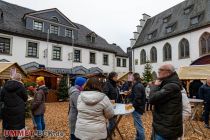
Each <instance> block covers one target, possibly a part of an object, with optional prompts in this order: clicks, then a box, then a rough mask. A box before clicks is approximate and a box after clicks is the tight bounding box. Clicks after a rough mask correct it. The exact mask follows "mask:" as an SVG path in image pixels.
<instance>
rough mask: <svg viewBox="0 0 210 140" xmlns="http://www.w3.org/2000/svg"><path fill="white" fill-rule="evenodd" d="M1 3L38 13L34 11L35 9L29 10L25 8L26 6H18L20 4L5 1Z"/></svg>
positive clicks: (1, 0)
mask: <svg viewBox="0 0 210 140" xmlns="http://www.w3.org/2000/svg"><path fill="white" fill-rule="evenodd" d="M0 2H3V3H5V4H7V5H13V6H16V7H21V8H24V9H26V10H31V11H32V12H33V11H34V12H35V11H36V10H34V9H30V8H27V7H24V6H20V5H18V4H14V3H10V2H7V1H4V0H0Z"/></svg>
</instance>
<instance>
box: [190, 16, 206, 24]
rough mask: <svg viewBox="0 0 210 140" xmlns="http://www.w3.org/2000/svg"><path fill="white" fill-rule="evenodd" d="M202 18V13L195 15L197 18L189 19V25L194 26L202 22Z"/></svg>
mask: <svg viewBox="0 0 210 140" xmlns="http://www.w3.org/2000/svg"><path fill="white" fill-rule="evenodd" d="M202 17H203V13H201V14H199V15H197V16H194V17H192V18H191V19H190V24H191V25H196V24H198V23H199V22H200V21H201V20H202Z"/></svg>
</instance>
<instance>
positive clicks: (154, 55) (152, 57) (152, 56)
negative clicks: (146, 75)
mask: <svg viewBox="0 0 210 140" xmlns="http://www.w3.org/2000/svg"><path fill="white" fill-rule="evenodd" d="M150 61H151V62H152V63H155V62H157V49H156V48H155V47H152V49H151V50H150Z"/></svg>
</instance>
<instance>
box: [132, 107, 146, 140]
mask: <svg viewBox="0 0 210 140" xmlns="http://www.w3.org/2000/svg"><path fill="white" fill-rule="evenodd" d="M132 115H133V120H134V125H135V127H136V140H145V135H144V127H143V123H142V120H141V116H142V115H141V114H140V113H138V112H136V111H134V112H133V113H132Z"/></svg>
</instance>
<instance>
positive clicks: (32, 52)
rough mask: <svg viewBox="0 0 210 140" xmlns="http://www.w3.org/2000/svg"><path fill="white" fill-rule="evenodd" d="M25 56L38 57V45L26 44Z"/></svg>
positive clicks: (33, 43)
mask: <svg viewBox="0 0 210 140" xmlns="http://www.w3.org/2000/svg"><path fill="white" fill-rule="evenodd" d="M27 56H29V57H38V43H35V42H28V49H27Z"/></svg>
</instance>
